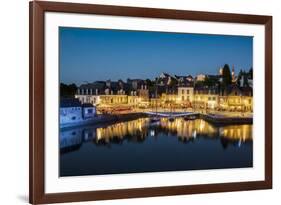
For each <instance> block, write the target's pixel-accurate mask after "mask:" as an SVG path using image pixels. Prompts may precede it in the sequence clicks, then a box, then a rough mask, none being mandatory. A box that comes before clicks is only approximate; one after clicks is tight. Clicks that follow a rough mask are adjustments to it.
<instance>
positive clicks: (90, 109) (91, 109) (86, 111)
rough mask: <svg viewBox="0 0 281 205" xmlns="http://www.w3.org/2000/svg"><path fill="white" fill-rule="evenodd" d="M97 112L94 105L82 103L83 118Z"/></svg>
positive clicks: (92, 115) (90, 116) (94, 114)
mask: <svg viewBox="0 0 281 205" xmlns="http://www.w3.org/2000/svg"><path fill="white" fill-rule="evenodd" d="M96 114H97V110H96V107H95V106H93V104H91V103H85V104H82V116H83V118H84V119H85V118H93V117H95V116H96Z"/></svg>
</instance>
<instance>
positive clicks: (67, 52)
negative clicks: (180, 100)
mask: <svg viewBox="0 0 281 205" xmlns="http://www.w3.org/2000/svg"><path fill="white" fill-rule="evenodd" d="M59 38H60V42H59V49H60V53H59V55H60V56H59V57H60V61H59V65H60V82H63V83H67V84H69V83H76V84H78V85H80V84H81V83H83V82H93V81H96V80H107V79H111V80H118V79H122V80H124V81H125V80H126V79H127V78H141V79H146V78H149V79H154V78H155V77H157V76H159V74H160V73H161V72H167V73H170V74H176V75H188V74H191V75H193V76H194V75H196V74H199V73H205V74H216V73H217V72H218V69H219V67H222V66H223V65H224V64H226V63H228V64H229V65H230V66H231V67H232V65H234V67H235V70H236V72H237V73H238V71H239V70H240V69H244V70H249V68H251V67H252V65H253V61H252V59H253V37H251V36H225V35H203V34H186V33H185V34H180V33H164V32H147V31H125V30H104V29H85V28H66V27H61V28H60V29H59Z"/></svg>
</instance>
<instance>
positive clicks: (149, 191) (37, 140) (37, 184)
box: [29, 1, 272, 204]
mask: <svg viewBox="0 0 281 205" xmlns="http://www.w3.org/2000/svg"><path fill="white" fill-rule="evenodd" d="M29 9H30V16H29V19H30V35H29V38H30V39H29V43H30V44H29V46H30V54H29V56H30V59H29V62H30V71H29V72H30V75H29V77H30V89H29V91H30V98H29V101H30V104H29V109H30V111H29V115H30V121H29V122H30V125H29V126H30V127H29V131H30V139H29V146H30V148H29V161H30V162H29V163H30V164H29V187H30V188H29V200H30V203H33V204H41V203H55V202H73V201H88V200H103V199H120V198H134V197H152V196H166V195H179V194H195V193H210V192H226V191H240V190H254V189H270V188H272V17H271V16H259V15H244V14H243V15H241V14H226V13H211V12H198V11H183V10H168V9H154V8H136V7H120V6H104V5H92V4H75V3H58V2H40V1H34V2H30V5H29ZM48 11H51V12H67V13H80V14H82V13H84V14H103V15H115V16H133V17H150V18H163V19H183V20H198V21H211V22H231V23H247V24H259V25H264V26H265V72H264V74H265V180H264V181H251V182H235V183H220V184H205V185H186V186H168V187H151V188H137V189H120V190H107V191H87V192H72V193H54V194H46V193H45V192H44V13H45V12H48Z"/></svg>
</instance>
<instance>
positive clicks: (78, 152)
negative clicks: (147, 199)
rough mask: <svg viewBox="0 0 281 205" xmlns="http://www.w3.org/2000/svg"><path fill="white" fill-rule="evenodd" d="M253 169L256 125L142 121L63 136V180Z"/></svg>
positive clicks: (65, 132) (68, 132)
mask: <svg viewBox="0 0 281 205" xmlns="http://www.w3.org/2000/svg"><path fill="white" fill-rule="evenodd" d="M252 165H253V143H252V125H231V126H224V127H215V126H213V125H211V124H209V123H207V122H206V121H204V120H201V119H197V120H193V121H185V120H184V119H183V118H177V119H175V121H173V122H170V121H168V120H167V119H166V118H163V119H161V120H160V121H159V122H156V123H155V122H154V123H152V122H150V120H149V118H141V119H137V120H132V121H128V122H117V123H115V124H107V125H103V126H87V127H79V128H75V129H67V130H61V131H60V176H80V175H98V174H118V173H137V172H159V171H180V170H198V169H220V168H242V167H252Z"/></svg>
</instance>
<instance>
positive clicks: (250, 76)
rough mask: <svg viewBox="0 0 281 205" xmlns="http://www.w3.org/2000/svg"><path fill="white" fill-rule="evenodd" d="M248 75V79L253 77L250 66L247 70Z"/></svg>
mask: <svg viewBox="0 0 281 205" xmlns="http://www.w3.org/2000/svg"><path fill="white" fill-rule="evenodd" d="M248 77H249V79H253V68H252V67H251V68H250V70H249V72H248Z"/></svg>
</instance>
